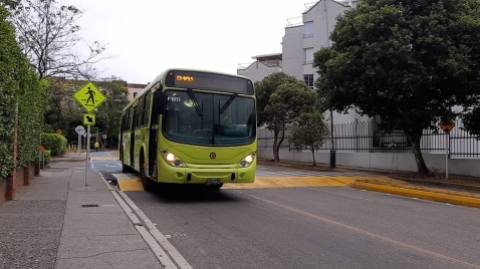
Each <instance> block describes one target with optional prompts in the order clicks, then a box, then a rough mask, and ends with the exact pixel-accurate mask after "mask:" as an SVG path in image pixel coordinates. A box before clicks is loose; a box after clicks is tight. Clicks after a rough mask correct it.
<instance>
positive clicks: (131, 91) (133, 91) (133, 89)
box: [126, 83, 148, 101]
mask: <svg viewBox="0 0 480 269" xmlns="http://www.w3.org/2000/svg"><path fill="white" fill-rule="evenodd" d="M147 85H148V83H147V84H138V83H126V87H127V89H128V92H127V100H128V101H132V100H133V99H135V97H137V95H138V94H139V93H140V92H141V91H142V90H143V89H145V87H147Z"/></svg>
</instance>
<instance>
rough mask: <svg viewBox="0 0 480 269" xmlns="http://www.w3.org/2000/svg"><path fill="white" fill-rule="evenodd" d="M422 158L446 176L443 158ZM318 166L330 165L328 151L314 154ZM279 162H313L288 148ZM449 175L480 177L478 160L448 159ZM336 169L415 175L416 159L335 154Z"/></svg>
mask: <svg viewBox="0 0 480 269" xmlns="http://www.w3.org/2000/svg"><path fill="white" fill-rule="evenodd" d="M257 154H258V157H259V158H263V159H269V160H271V159H273V150H272V148H271V147H270V148H267V149H265V148H260V147H259V148H258V149H257ZM423 158H424V159H425V163H426V164H427V167H428V168H429V169H431V170H435V171H436V172H439V173H445V167H446V166H445V155H444V154H429V153H424V154H423ZM315 159H316V161H317V163H319V164H327V165H328V164H329V163H330V153H329V152H325V151H323V152H317V153H315ZM280 160H284V161H297V162H307V163H312V153H311V152H308V151H302V152H298V151H296V150H290V151H289V149H288V148H282V149H280ZM448 162H449V168H448V172H449V174H457V175H465V176H480V159H449V160H448ZM336 165H337V166H349V167H353V168H355V167H360V168H369V169H383V170H388V171H404V172H417V165H416V162H415V157H414V156H413V154H412V153H377V152H375V153H368V152H345V153H343V152H337V154H336Z"/></svg>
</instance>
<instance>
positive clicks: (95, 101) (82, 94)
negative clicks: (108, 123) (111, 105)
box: [73, 81, 106, 187]
mask: <svg viewBox="0 0 480 269" xmlns="http://www.w3.org/2000/svg"><path fill="white" fill-rule="evenodd" d="M73 97H74V98H75V100H77V102H78V103H79V104H80V105H81V106H82V107H83V108H84V109H85V110H86V111H87V113H86V114H84V115H83V124H84V125H87V134H86V138H87V143H86V144H87V154H86V155H87V156H86V158H87V159H86V164H85V187H88V183H87V174H88V167H89V166H90V126H91V125H94V124H95V114H92V113H90V112H92V111H93V110H94V109H96V108H97V107H98V106H99V105H101V104H102V103H103V102H104V101H105V99H106V98H105V96H104V95H103V94H102V92H101V91H99V90H98V88H97V87H96V86H95V85H94V84H93V83H92V82H90V81H89V82H88V83H87V84H85V85H84V86H83V87H81V88H80V89H79V90H78V91H76V92H75V93H74V94H73Z"/></svg>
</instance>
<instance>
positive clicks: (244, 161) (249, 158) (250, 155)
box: [239, 153, 255, 168]
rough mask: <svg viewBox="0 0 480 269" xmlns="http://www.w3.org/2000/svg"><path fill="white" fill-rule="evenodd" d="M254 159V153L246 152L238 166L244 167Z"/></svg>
mask: <svg viewBox="0 0 480 269" xmlns="http://www.w3.org/2000/svg"><path fill="white" fill-rule="evenodd" d="M254 160H255V153H252V154H248V155H247V156H245V158H243V160H242V161H240V163H239V165H240V167H243V168H246V167H249V166H250V165H251V164H252V163H253V161H254Z"/></svg>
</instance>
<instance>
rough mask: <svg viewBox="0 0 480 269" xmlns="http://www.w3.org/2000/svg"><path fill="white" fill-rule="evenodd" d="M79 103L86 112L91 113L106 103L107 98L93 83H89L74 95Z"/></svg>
mask: <svg viewBox="0 0 480 269" xmlns="http://www.w3.org/2000/svg"><path fill="white" fill-rule="evenodd" d="M73 97H74V98H75V100H77V102H78V103H79V104H80V105H82V106H83V107H84V108H85V110H87V111H88V112H91V111H92V110H94V109H95V108H97V107H98V106H99V105H101V104H102V103H103V101H105V96H104V95H103V94H102V92H101V91H99V90H98V88H97V87H96V86H95V85H94V84H93V83H92V82H90V81H89V82H88V83H87V84H85V86H83V87H81V88H80V89H79V90H78V91H76V92H75V93H74V94H73Z"/></svg>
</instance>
